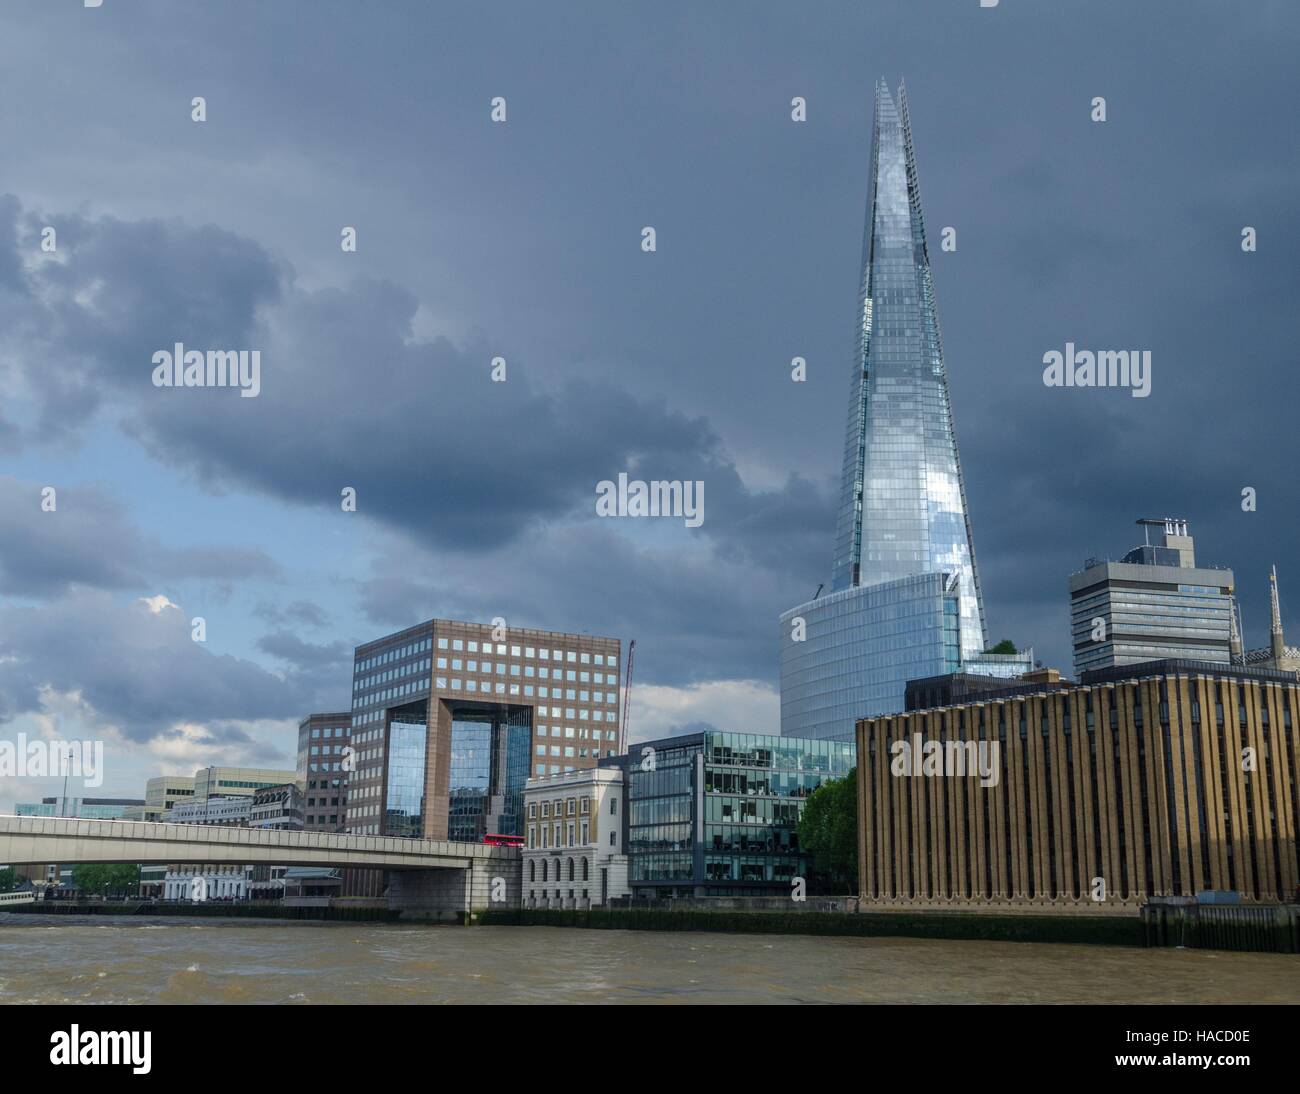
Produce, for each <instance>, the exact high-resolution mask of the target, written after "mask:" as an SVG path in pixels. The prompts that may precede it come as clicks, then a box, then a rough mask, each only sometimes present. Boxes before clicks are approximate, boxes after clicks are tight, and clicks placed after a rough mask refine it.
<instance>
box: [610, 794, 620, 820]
mask: <svg viewBox="0 0 1300 1094" xmlns="http://www.w3.org/2000/svg"><path fill="white" fill-rule="evenodd" d="M609 815H610V816H611V817H616V816H618V799H617V798H615V797H611V798H610V799H609Z"/></svg>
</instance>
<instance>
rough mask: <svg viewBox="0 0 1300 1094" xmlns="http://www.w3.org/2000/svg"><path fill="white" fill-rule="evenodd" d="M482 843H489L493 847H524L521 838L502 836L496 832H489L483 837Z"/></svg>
mask: <svg viewBox="0 0 1300 1094" xmlns="http://www.w3.org/2000/svg"><path fill="white" fill-rule="evenodd" d="M483 842H484V843H490V844H491V845H492V846H493V847H522V846H523V845H524V837H523V836H503V835H500V834H498V833H496V832H489V833H488V834H487V835H486V836H484V837H483Z"/></svg>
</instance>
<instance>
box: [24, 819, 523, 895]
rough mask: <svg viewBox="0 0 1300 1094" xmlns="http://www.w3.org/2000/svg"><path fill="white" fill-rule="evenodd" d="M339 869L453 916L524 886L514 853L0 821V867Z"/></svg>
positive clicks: (237, 831) (382, 839)
mask: <svg viewBox="0 0 1300 1094" xmlns="http://www.w3.org/2000/svg"><path fill="white" fill-rule="evenodd" d="M87 862H108V863H116V862H125V863H139V864H140V865H166V864H170V863H176V864H178V865H184V864H211V865H214V866H222V865H231V866H340V867H353V868H356V869H371V870H383V871H386V872H388V889H387V895H388V903H389V906H390V907H392V908H397V909H400V910H402V911H403V913H404V914H405V913H408V912H409V913H410V914H414V915H422V914H435V915H444V916H445V915H447V914H451V913H459V912H473V911H477V910H479V909H482V908H486V907H487V906H488V905H489V904H500V903H503V902H504V903H507V904H512V903H514V902H516V901H518V899H519V890H520V885H521V881H522V872H521V868H520V854H519V850H518V849H517V848H513V847H496V846H490V845H487V844H482V843H453V842H451V841H448V840H423V839H396V838H393V837H390V836H351V835H335V834H332V833H324V832H285V831H276V830H273V829H267V828H228V827H223V826H220V825H202V824H163V823H160V822H157V821H127V820H78V819H74V818H68V817H14V816H0V865H9V866H28V865H45V864H49V863H66V864H69V865H76V864H78V863H87Z"/></svg>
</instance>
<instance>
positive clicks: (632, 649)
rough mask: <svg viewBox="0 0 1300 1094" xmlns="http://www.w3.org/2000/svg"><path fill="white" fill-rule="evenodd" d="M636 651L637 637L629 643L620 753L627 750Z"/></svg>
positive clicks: (619, 735)
mask: <svg viewBox="0 0 1300 1094" xmlns="http://www.w3.org/2000/svg"><path fill="white" fill-rule="evenodd" d="M635 653H636V639H635V638H634V639H632V641H631V642H629V643H628V644H627V677H626V679H625V680H624V681H623V725H622V726H621V727H620V728H619V731H618V754H619V755H620V756H621V755H623V754H624V753H625V752H626V751H627V727H628V724H629V722H630V721H631V718H632V658H633V656H634V655H635Z"/></svg>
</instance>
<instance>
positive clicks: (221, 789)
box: [194, 767, 297, 801]
mask: <svg viewBox="0 0 1300 1094" xmlns="http://www.w3.org/2000/svg"><path fill="white" fill-rule="evenodd" d="M295 778H297V772H296V771H277V770H274V769H272V768H265V767H203V768H200V769H199V770H198V771H196V772H194V800H195V801H205V800H206V799H208V798H251V797H252V796H253V794H254V793H255V792H256V791H258V790H264V789H265V788H266V787H268V786H279V785H280V784H281V783H291V782H293V781H294V779H295Z"/></svg>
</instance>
